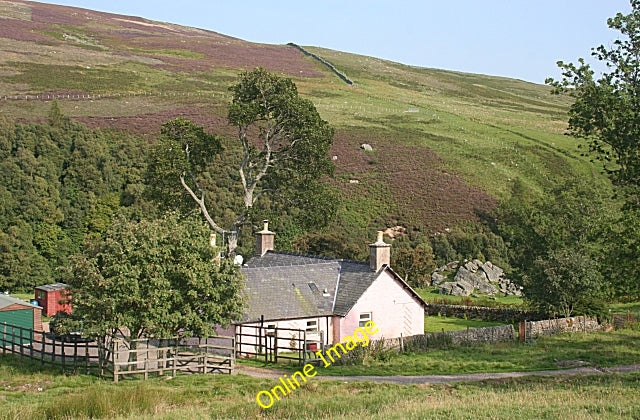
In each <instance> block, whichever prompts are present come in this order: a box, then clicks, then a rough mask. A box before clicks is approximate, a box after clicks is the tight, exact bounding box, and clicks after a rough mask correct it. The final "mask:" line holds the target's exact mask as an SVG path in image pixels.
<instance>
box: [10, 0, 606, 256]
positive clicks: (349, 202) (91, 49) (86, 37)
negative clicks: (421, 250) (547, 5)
mask: <svg viewBox="0 0 640 420" xmlns="http://www.w3.org/2000/svg"><path fill="white" fill-rule="evenodd" d="M292 41H293V42H295V40H292ZM304 48H305V49H306V51H307V52H310V53H313V54H315V55H316V57H315V58H314V57H312V56H310V55H309V54H305V53H304V52H303V51H302V50H301V49H299V48H296V47H295V46H293V45H267V44H255V43H250V42H246V41H243V40H240V39H236V38H232V37H228V36H225V35H222V34H218V33H215V32H211V31H206V30H201V29H197V28H189V27H182V26H178V25H174V24H171V23H164V22H154V21H150V20H146V19H144V18H140V17H132V16H119V15H113V14H107V13H100V12H94V11H90V10H84V9H78V8H70V7H62V6H54V5H47V4H44V3H36V2H25V1H16V0H13V1H0V75H1V77H0V115H1V117H2V120H3V122H2V123H3V127H4V132H7V133H8V132H12V133H17V132H20V130H22V131H23V132H24V131H26V132H30V133H37V132H38V131H39V130H40V131H42V130H44V131H47V130H49V129H46V130H45V129H43V128H42V127H41V126H40V128H37V127H38V124H44V125H47V118H49V123H50V122H51V110H52V103H53V102H52V99H53V98H56V99H57V106H58V107H59V110H60V112H61V115H62V116H63V117H64V118H67V117H68V118H69V119H70V121H72V122H74V123H80V124H83V125H86V127H87V128H80V127H77V126H74V128H73V129H71V131H72V132H73V133H75V134H72V135H70V137H68V136H66V135H61V137H56V135H55V134H52V133H49V134H47V136H48V138H49V139H50V140H51V142H52V144H51V145H49V146H50V148H51V149H52V150H53V149H55V150H56V153H58V155H57V156H58V157H57V158H56V159H57V160H56V161H55V162H54V163H53V164H52V166H51V170H50V171H49V172H46V173H44V174H42V177H43V178H44V179H47V180H48V182H50V183H52V184H51V185H55V187H51V188H53V189H58V187H60V189H59V191H58V192H53V191H52V189H51V188H49V187H47V188H44V187H43V188H44V190H46V193H47V194H48V197H49V201H50V204H51V206H53V208H57V209H58V212H59V213H60V215H59V216H56V217H53V218H51V219H50V220H49V219H47V220H46V224H48V226H49V227H48V229H49V228H50V229H54V230H55V229H57V228H56V226H57V227H58V228H59V229H62V230H65V229H67V228H69V226H71V225H73V226H72V227H73V228H74V229H76V230H74V231H72V232H73V235H75V236H69V235H67V239H65V240H69V242H68V247H69V249H76V246H75V245H74V244H77V243H78V242H77V241H78V238H79V236H78V235H80V234H81V233H82V232H84V233H87V232H88V233H91V232H94V233H96V234H98V233H100V232H101V229H103V226H94V225H95V223H94V222H88V220H89V219H90V218H88V216H87V215H88V214H90V212H91V211H93V212H98V213H100V214H101V215H102V216H104V217H105V218H106V219H108V217H109V215H112V214H115V212H116V211H117V208H118V207H123V206H124V207H127V206H128V207H131V206H134V204H135V205H137V206H140V207H139V208H138V209H137V210H135V211H134V210H131V209H130V210H129V212H130V214H138V213H136V212H139V213H140V214H144V212H145V211H146V210H144V209H146V207H144V206H146V205H148V203H146V204H145V203H143V200H141V199H139V197H138V196H136V194H138V193H140V194H142V193H141V191H142V190H143V189H144V180H143V179H142V175H141V173H142V171H143V168H142V166H143V165H144V162H143V161H144V159H145V153H146V151H147V150H148V146H149V145H152V144H154V143H155V141H156V137H157V135H158V133H159V132H160V129H161V126H162V124H163V123H166V122H167V121H169V120H171V119H173V118H176V117H184V118H187V119H190V120H192V121H193V122H195V123H196V124H198V125H200V126H203V127H204V128H205V130H206V131H207V132H209V133H212V134H215V135H218V136H220V137H221V141H222V145H223V147H224V150H225V154H224V156H225V158H224V162H223V165H222V166H218V167H217V169H215V170H212V171H211V173H210V174H211V179H210V182H211V183H212V184H216V185H217V187H218V188H219V191H222V192H221V193H220V195H219V197H217V199H216V202H217V204H216V205H215V211H218V212H219V217H221V218H222V219H224V220H227V219H229V220H230V219H231V215H230V213H232V212H233V208H234V205H233V204H232V203H231V202H232V201H233V200H234V198H233V191H234V190H233V188H234V187H233V186H232V183H233V181H234V179H235V178H234V177H236V175H235V173H234V166H233V165H234V164H235V163H237V161H238V153H239V147H240V146H239V145H238V144H237V133H236V131H235V129H234V128H233V127H231V126H230V125H229V124H228V122H227V118H226V117H227V107H228V104H229V101H230V99H231V92H230V91H229V86H231V85H232V84H234V83H236V81H237V79H238V74H239V72H240V71H243V70H251V69H253V68H254V67H256V66H260V67H264V68H266V69H267V70H268V71H271V72H274V73H276V74H278V75H281V76H286V77H290V78H291V79H292V80H293V81H294V83H295V84H296V85H297V88H298V91H299V93H300V96H302V97H303V98H306V99H309V100H311V101H312V102H313V104H314V105H315V107H316V108H317V110H318V111H319V113H320V115H321V117H322V118H323V119H325V120H326V121H328V122H329V124H331V126H332V127H333V128H334V129H335V136H334V142H333V145H332V146H331V149H330V157H331V159H332V162H333V163H334V165H335V174H334V177H333V178H332V179H326V183H327V184H328V185H330V186H331V187H332V188H334V189H335V196H336V197H337V199H338V203H337V213H336V215H335V217H333V218H332V220H331V221H330V223H329V225H328V226H323V227H321V228H320V229H317V230H314V229H305V230H301V229H300V228H299V225H296V224H295V223H289V222H287V221H286V220H284V221H282V222H281V223H280V224H278V221H277V214H275V215H273V214H267V216H269V217H272V218H273V217H276V220H275V221H274V223H273V224H272V226H273V228H274V229H276V230H278V231H279V232H281V233H282V234H281V235H280V236H279V237H278V238H279V239H278V240H280V241H281V243H280V246H281V247H283V248H288V249H294V250H299V251H305V252H325V253H332V254H342V256H345V257H349V258H362V257H363V254H364V255H366V249H365V246H364V245H365V244H366V243H367V241H370V240H372V239H373V237H374V236H373V231H375V230H379V229H386V228H396V230H395V231H396V232H406V233H407V234H408V236H411V241H413V243H418V242H420V241H424V240H425V239H424V238H433V237H434V235H436V234H444V235H445V236H446V235H447V234H451V235H454V236H455V235H458V236H457V237H456V238H457V239H456V238H452V241H451V242H452V243H454V248H455V244H456V243H457V244H458V245H459V246H458V248H460V249H462V248H461V247H462V245H460V244H461V243H463V242H464V241H465V240H467V241H468V240H472V239H473V238H474V235H476V236H475V237H476V239H477V241H476V242H477V243H476V245H474V246H476V248H478V247H479V248H478V249H480V251H482V252H484V253H485V254H487V253H489V252H494V254H495V255H496V256H497V257H498V258H505V253H504V252H503V249H502V248H501V247H503V244H501V243H500V240H499V239H498V238H496V236H495V234H494V233H492V232H490V227H489V226H488V225H486V222H487V221H491V220H493V218H494V216H493V212H494V210H495V209H496V207H497V206H498V203H499V202H500V201H501V200H506V199H508V198H509V197H510V196H511V192H512V190H513V188H514V185H515V184H516V182H517V183H518V184H519V185H521V186H524V187H523V188H525V190H526V191H527V194H528V195H531V196H536V195H542V194H543V193H544V192H545V191H550V190H551V189H552V188H554V187H555V185H556V184H558V183H562V182H563V181H564V180H566V179H572V178H585V179H589V180H591V181H590V182H592V183H593V184H594V185H597V186H602V188H604V189H606V188H607V185H608V181H607V180H606V179H605V177H604V176H603V175H602V174H601V169H600V168H599V167H598V166H597V165H594V164H592V163H590V161H589V158H588V157H583V156H581V154H580V151H579V150H578V149H577V145H576V142H575V140H573V139H571V138H569V137H567V136H565V135H564V132H565V130H566V126H567V124H566V120H567V108H568V100H567V98H565V97H562V96H556V95H552V94H551V93H550V88H549V87H547V86H541V85H536V84H532V83H527V82H523V81H518V80H513V79H507V78H501V77H492V76H485V75H476V74H464V73H456V72H450V71H441V70H436V69H428V68H417V67H410V66H406V65H401V64H397V63H393V62H389V61H384V60H380V59H376V58H372V57H365V56H359V55H354V54H347V53H343V52H339V51H333V50H327V49H323V48H318V47H304ZM317 58H321V59H322V60H324V61H325V62H326V63H330V64H331V65H332V66H333V67H334V68H335V69H337V70H338V71H339V72H340V73H342V74H344V75H345V76H346V77H348V79H349V80H351V81H352V82H353V84H352V85H350V84H348V83H345V81H344V80H343V79H342V78H340V77H339V76H338V74H336V73H335V72H333V71H332V70H331V69H330V68H329V67H328V66H327V65H325V64H326V63H323V62H321V61H320V60H318V59H317ZM64 121H66V120H64ZM26 123H29V124H31V126H23V125H22V124H26ZM15 124H18V125H17V126H16V125H15ZM65 124H66V123H65ZM49 125H50V124H49ZM63 125H64V124H63ZM16 127H18V128H16ZM20 127H23V128H20ZM24 127H30V128H24ZM57 129H60V127H58V128H57ZM16 130H17V131H16ZM92 130H98V131H92ZM88 132H91V133H94V134H86V133H88ZM78 133H84V134H82V136H83V137H84V138H86V139H89V140H90V141H89V144H90V146H89V147H88V149H87V150H86V152H84V154H83V155H82V159H84V160H83V161H82V164H83V165H85V166H86V167H87V168H91V167H93V166H95V167H96V168H98V170H97V172H100V171H102V173H101V174H100V173H97V172H96V173H95V174H94V175H95V180H94V181H95V182H93V183H89V182H84V181H82V180H81V178H82V177H83V176H85V175H86V176H88V175H87V174H86V173H82V172H74V173H73V176H72V175H66V174H67V172H68V171H69V164H70V162H75V160H74V159H75V158H74V156H78V152H77V150H76V149H73V147H71V146H69V144H71V143H73V140H71V139H72V138H74V136H75V137H76V138H77V136H78V135H79V134H78ZM95 133H98V134H95ZM31 135H33V136H34V137H36V138H38V136H39V135H38V134H30V135H29V136H31ZM12 136H14V142H13V145H12V146H8V147H9V150H8V153H9V155H11V156H12V159H16V160H17V161H18V160H19V157H18V156H17V155H16V154H17V153H18V152H17V150H18V149H19V148H20V147H21V146H20V144H19V143H20V142H19V141H16V140H15V138H16V136H18V134H12ZM9 137H10V136H9ZM18 137H19V136H18ZM61 139H67V140H64V141H63V140H61ZM65 141H69V142H71V143H69V144H66V145H65V143H64V142H65ZM35 143H37V141H36V142H35ZM35 143H34V144H31V145H30V144H28V142H27V143H25V144H24V145H23V147H24V148H25V150H29V151H30V156H29V159H35V160H34V161H33V162H31V163H32V164H34V165H35V164H36V163H35V162H37V161H38V159H40V160H44V159H49V158H50V155H46V154H39V153H40V152H39V151H38V149H37V145H36V144H35ZM365 144H366V145H369V146H370V150H369V148H368V147H366V148H363V145H365ZM96 145H100V147H99V148H98V149H96V147H97V146H96ZM74 150H76V152H75V155H74ZM96 150H99V153H97V154H96V152H95V151H96ZM7 156H8V155H7ZM100 156H102V158H100ZM123 156H126V159H124V158H122V157H123ZM138 157H139V160H138ZM3 159H5V157H3ZM6 159H8V158H6ZM25 159H26V158H25ZM70 159H71V160H70ZM94 159H95V160H96V162H93V163H92V160H94ZM17 161H16V162H17ZM16 162H13V163H12V164H15V165H17V166H20V164H21V163H20V162H17V163H16ZM21 162H22V161H21ZM101 162H102V163H101ZM105 162H106V164H105ZM5 164H7V165H8V163H6V162H5ZM22 165H23V166H22V167H21V168H22V169H21V170H22V171H23V172H24V176H25V177H26V178H25V179H28V178H29V176H30V175H28V173H29V171H28V169H27V167H28V164H25V163H24V162H22ZM224 165H228V166H224ZM53 168H55V169H53ZM21 173H22V172H21ZM113 174H118V176H117V177H114V176H113ZM65 176H66V178H65ZM74 177H75V178H74ZM70 179H74V183H73V188H71V187H69V185H72V184H71V183H69V180H70ZM65 180H66V184H65ZM81 181H82V182H81ZM83 182H84V184H83ZM5 185H8V186H9V187H7V188H6V189H5V191H4V192H3V193H4V194H6V195H7V196H8V197H12V200H13V201H16V200H17V202H19V201H20V199H16V198H15V197H16V195H17V194H18V191H20V187H19V186H18V184H15V183H14V186H13V187H11V183H9V184H5ZM95 185H102V186H103V187H102V189H101V190H92V189H93V188H94V186H95ZM11 188H14V189H13V190H12V189H11ZM65 188H66V189H65ZM69 188H71V189H69ZM598 188H599V187H598ZM31 193H32V197H33V199H34V200H37V197H42V196H43V191H41V190H38V187H37V186H36V187H33V188H32V189H31V190H30V194H31ZM83 195H87V197H85V198H83V200H85V201H84V202H83V204H80V203H79V202H78V203H76V204H77V205H78V207H77V209H75V210H74V211H70V210H69V208H73V203H74V201H73V200H74V199H76V198H77V197H79V196H83ZM56 200H58V201H56ZM65 200H66V201H65ZM13 201H11V202H13ZM64 203H66V204H64ZM69 203H72V204H71V205H70V207H69ZM65 206H67V207H65ZM266 208H267V209H269V206H268V205H266ZM20 209H21V207H20V205H17V204H16V205H15V206H13V207H12V210H11V212H12V213H11V212H10V213H7V214H14V215H16V216H15V217H16V218H15V219H14V218H12V217H11V216H7V217H4V219H3V221H2V222H3V223H2V226H1V228H2V229H3V231H4V232H5V235H7V234H8V233H7V232H9V231H8V229H10V228H12V227H13V228H14V229H17V228H15V226H18V225H19V224H18V222H17V220H18V219H20V223H22V222H25V223H27V224H30V226H31V228H30V230H31V231H32V233H31V235H32V236H33V237H34V238H35V237H36V236H37V234H36V233H33V231H37V230H38V229H44V228H43V227H42V226H44V225H43V222H42V220H41V219H37V217H36V218H34V219H33V220H24V217H22V216H20V212H21V210H20ZM141 209H142V210H141ZM276 210H277V209H273V208H272V209H271V212H272V213H273V212H275V213H277V211H276ZM42 212H46V211H45V210H42ZM265 213H269V211H267V210H266V211H265ZM290 216H291V217H294V215H290ZM34 217H35V216H34ZM255 217H256V220H258V219H260V218H261V215H255ZM71 221H73V223H72V222H71ZM92 223H93V225H92ZM104 223H107V222H106V221H105V222H104ZM483 223H485V224H483ZM38 226H40V227H38ZM25 229H26V228H25ZM69 232H71V231H69ZM409 234H410V235H409ZM16 235H17V234H16ZM25 235H26V237H28V236H29V235H27V234H25ZM34 235H35V236H34ZM42 235H45V236H46V234H44V233H42ZM477 235H480V236H477ZM9 236H11V235H9ZM19 236H20V235H17V237H19ZM23 236H24V235H23ZM63 236H64V235H63ZM246 236H247V237H250V235H249V234H247V235H246ZM470 238H471V239H470ZM23 239H24V238H23ZM15 241H18V239H15ZM24 241H26V242H29V240H28V239H24ZM34 241H35V242H34ZM34 241H31V242H32V245H31V246H32V247H35V248H34V249H37V250H38V252H39V255H40V256H41V257H43V258H45V259H50V256H47V255H48V254H46V253H43V252H44V251H42V250H43V249H45V248H43V247H42V246H41V245H38V243H37V241H36V240H35V239H34ZM456 241H457V242H456ZM478 241H479V242H478ZM65 243H66V242H65ZM14 245H15V246H18V245H16V244H15V243H14ZM7 246H8V245H7ZM12 246H13V245H12ZM472 248H473V247H472ZM245 249H251V248H250V246H247V247H246V248H245ZM443 249H444V248H443ZM460 249H456V250H455V251H457V252H458V254H459V255H462V256H464V255H463V254H464V252H463V251H461V250H460ZM474 249H475V248H474ZM478 249H475V251H473V250H472V252H476V253H477V252H478ZM434 251H436V257H439V258H445V254H442V252H441V254H442V255H440V256H439V255H438V250H434ZM440 251H442V250H440ZM445 251H446V250H445ZM49 252H50V253H53V254H52V255H54V254H55V252H54V251H51V250H50V251H49ZM61 252H62V251H61ZM443 252H444V251H443ZM62 254H64V255H67V254H68V252H67V251H64V252H62ZM62 254H61V255H62ZM454 255H455V252H454ZM484 256H485V257H489V256H490V255H484ZM58 257H60V255H58ZM58 257H56V258H58ZM60 258H62V257H60Z"/></svg>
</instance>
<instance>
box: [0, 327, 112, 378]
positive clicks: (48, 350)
mask: <svg viewBox="0 0 640 420" xmlns="http://www.w3.org/2000/svg"><path fill="white" fill-rule="evenodd" d="M71 338H73V337H71ZM105 341H108V339H105ZM108 347H109V346H108V343H105V342H103V343H97V342H95V341H87V340H74V341H65V340H60V339H56V337H54V336H52V335H50V334H48V333H45V332H43V331H36V330H32V329H29V328H23V327H19V326H17V325H11V324H7V323H5V322H1V323H0V352H2V354H17V355H20V356H22V357H28V358H30V359H32V360H35V361H38V362H40V363H41V364H42V365H43V366H44V365H52V366H58V367H60V368H61V369H62V371H63V372H67V371H74V372H78V371H84V372H85V373H91V372H92V371H94V370H95V369H99V370H103V369H105V368H108V366H107V362H108V360H109V354H107V353H106V352H105V350H106V349H108Z"/></svg>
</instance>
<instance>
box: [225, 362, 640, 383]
mask: <svg viewBox="0 0 640 420" xmlns="http://www.w3.org/2000/svg"><path fill="white" fill-rule="evenodd" d="M236 371H237V372H238V373H241V374H244V375H248V376H252V377H254V378H274V379H277V378H278V377H280V376H281V375H282V374H283V373H288V372H285V371H276V370H272V369H262V368H255V367H248V366H241V365H236ZM632 372H640V364H635V365H626V366H614V367H609V368H595V367H579V368H573V369H561V370H539V371H532V372H496V373H468V374H457V375H420V376H317V377H316V378H318V379H320V380H326V381H342V382H353V381H371V382H385V383H393V384H400V385H414V384H447V383H452V382H476V381H485V380H490V379H505V378H520V377H524V376H558V375H598V374H605V373H632Z"/></svg>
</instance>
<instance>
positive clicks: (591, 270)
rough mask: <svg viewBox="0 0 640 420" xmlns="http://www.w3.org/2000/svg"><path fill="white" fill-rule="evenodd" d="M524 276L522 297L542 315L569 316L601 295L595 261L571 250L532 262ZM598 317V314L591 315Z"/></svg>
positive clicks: (597, 267) (551, 254)
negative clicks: (523, 295)
mask: <svg viewBox="0 0 640 420" xmlns="http://www.w3.org/2000/svg"><path fill="white" fill-rule="evenodd" d="M531 268H532V269H531V270H528V273H527V274H526V275H525V276H524V294H525V296H526V298H527V300H529V301H530V302H531V303H532V304H533V306H534V307H535V308H536V309H538V310H540V311H542V312H544V313H551V314H554V315H555V314H556V313H560V314H562V315H563V316H565V317H569V316H571V315H573V314H574V312H575V311H576V310H577V309H579V308H583V309H593V308H591V307H590V306H591V305H590V302H593V301H598V300H601V299H602V298H603V296H604V282H603V276H602V274H601V273H600V267H599V264H598V262H597V261H595V260H593V259H591V257H590V256H589V255H585V253H584V252H582V250H580V249H576V248H574V247H569V248H561V249H554V250H551V251H549V252H547V253H546V255H544V257H539V258H537V259H536V260H535V261H534V264H533V266H532V267H531ZM595 315H598V314H595Z"/></svg>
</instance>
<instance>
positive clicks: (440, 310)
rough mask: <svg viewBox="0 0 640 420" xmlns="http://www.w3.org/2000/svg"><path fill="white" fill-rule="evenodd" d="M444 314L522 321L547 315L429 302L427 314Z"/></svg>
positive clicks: (455, 316)
mask: <svg viewBox="0 0 640 420" xmlns="http://www.w3.org/2000/svg"><path fill="white" fill-rule="evenodd" d="M438 314H440V315H442V316H450V317H454V318H466V319H482V320H484V321H497V322H520V321H525V320H527V321H530V320H539V319H544V318H545V317H546V316H545V315H543V314H539V313H537V312H533V311H523V310H520V309H509V308H488V307H483V306H465V305H443V304H440V303H428V304H427V308H426V309H425V315H438Z"/></svg>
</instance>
